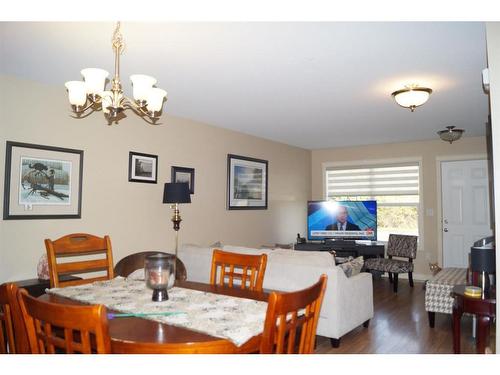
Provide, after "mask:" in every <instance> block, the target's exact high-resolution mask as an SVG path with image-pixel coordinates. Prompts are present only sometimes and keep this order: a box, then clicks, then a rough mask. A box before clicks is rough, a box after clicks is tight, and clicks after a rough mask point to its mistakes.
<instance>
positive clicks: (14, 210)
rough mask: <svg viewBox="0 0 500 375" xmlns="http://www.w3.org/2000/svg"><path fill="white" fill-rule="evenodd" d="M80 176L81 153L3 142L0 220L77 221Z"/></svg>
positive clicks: (81, 169) (80, 193)
mask: <svg viewBox="0 0 500 375" xmlns="http://www.w3.org/2000/svg"><path fill="white" fill-rule="evenodd" d="M82 176H83V151H82V150H74V149H69V148H62V147H53V146H43V145H35V144H29V143H20V142H10V141H7V144H6V155H5V183H4V210H3V218H4V220H16V219H78V218H81V206H82Z"/></svg>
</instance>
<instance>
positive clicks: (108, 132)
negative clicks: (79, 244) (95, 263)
mask: <svg viewBox="0 0 500 375" xmlns="http://www.w3.org/2000/svg"><path fill="white" fill-rule="evenodd" d="M0 87H1V89H0V111H1V112H0V126H1V134H0V166H1V167H0V168H1V169H0V180H1V181H2V182H1V183H0V186H1V187H0V196H2V197H3V179H4V172H5V171H4V165H5V141H6V140H10V141H18V142H27V143H36V144H44V145H53V146H59V147H68V148H75V149H82V150H84V152H85V154H84V177H83V208H82V219H72V220H9V221H5V220H2V221H0V223H1V224H0V236H1V238H0V282H1V281H5V280H9V279H11V280H12V279H22V278H32V277H35V276H36V264H37V261H38V259H39V258H40V256H41V255H42V254H43V253H44V252H45V248H44V245H43V239H44V238H57V237H59V236H62V235H64V234H67V233H71V232H80V231H81V232H89V233H94V234H98V235H104V234H109V235H110V236H111V239H112V243H113V252H114V256H115V262H116V261H117V260H119V259H120V258H122V257H123V256H125V255H127V254H129V253H132V252H136V251H143V250H167V251H171V250H172V248H173V244H174V231H173V229H172V223H171V221H170V218H171V215H172V212H171V210H170V208H169V207H168V206H167V205H164V204H162V203H161V200H162V192H163V183H164V182H169V181H170V167H171V166H172V165H177V166H185V167H193V168H195V169H196V177H195V194H194V195H193V196H192V204H189V205H182V208H181V215H182V218H183V222H182V224H181V231H180V242H181V243H182V242H189V243H198V244H206V245H208V244H210V243H213V242H215V241H222V242H223V243H228V244H238V245H248V246H260V245H262V244H266V243H274V242H292V241H294V239H295V236H296V233H297V232H301V233H303V232H304V230H305V225H306V224H305V221H306V201H307V200H308V199H309V198H310V181H311V176H310V165H311V160H310V151H307V150H303V149H300V148H296V147H291V146H287V145H284V144H280V143H276V142H271V141H267V140H264V139H261V138H257V137H253V136H248V135H244V134H241V133H237V132H233V131H228V130H224V129H221V128H217V127H213V126H209V125H205V124H201V123H197V122H193V121H189V120H185V119H180V118H173V117H170V116H168V108H169V106H168V104H167V106H166V115H165V116H164V117H163V118H162V122H163V125H162V126H156V127H155V126H150V125H147V124H146V123H144V122H143V121H142V120H140V119H138V118H137V117H136V116H135V115H133V114H129V116H128V118H127V119H125V120H124V121H121V123H120V124H119V125H115V126H107V125H106V122H105V120H104V117H103V115H102V113H100V112H99V113H94V114H93V115H91V116H90V117H88V118H86V119H82V120H75V119H72V118H70V117H69V104H68V102H67V97H66V92H65V90H64V86H63V84H61V87H53V86H45V85H41V84H38V83H34V82H28V81H21V80H18V79H14V78H12V77H5V76H4V77H1V76H0ZM220 110H221V111H223V110H224V105H223V103H221V108H220ZM129 151H137V152H144V153H150V154H155V155H158V157H159V169H158V184H141V183H130V182H128V172H127V167H128V153H129ZM228 153H233V154H238V155H245V156H251V157H256V158H260V159H266V160H268V161H269V209H268V210H250V211H228V210H226V208H225V207H226V158H227V154H228ZM2 210H3V207H2Z"/></svg>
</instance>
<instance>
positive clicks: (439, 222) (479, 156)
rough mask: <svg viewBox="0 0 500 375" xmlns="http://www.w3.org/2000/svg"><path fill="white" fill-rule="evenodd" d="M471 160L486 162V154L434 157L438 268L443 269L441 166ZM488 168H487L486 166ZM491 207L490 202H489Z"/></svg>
mask: <svg viewBox="0 0 500 375" xmlns="http://www.w3.org/2000/svg"><path fill="white" fill-rule="evenodd" d="M472 160H486V161H488V154H486V153H482V154H468V155H443V156H436V173H437V178H436V182H437V183H436V186H437V216H436V217H437V220H436V222H437V262H438V265H439V266H440V267H443V261H444V259H443V202H442V199H441V197H442V194H443V186H442V183H441V177H442V176H441V164H442V163H443V162H450V161H472ZM488 168H489V166H488ZM490 205H491V202H490Z"/></svg>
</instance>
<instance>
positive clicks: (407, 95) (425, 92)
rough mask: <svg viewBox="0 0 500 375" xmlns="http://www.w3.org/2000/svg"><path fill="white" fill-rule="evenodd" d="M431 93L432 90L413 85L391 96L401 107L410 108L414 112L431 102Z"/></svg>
mask: <svg viewBox="0 0 500 375" xmlns="http://www.w3.org/2000/svg"><path fill="white" fill-rule="evenodd" d="M431 93H432V90H431V89H429V88H427V87H420V86H418V85H416V84H412V85H406V86H405V88H404V89H401V90H397V91H394V92H393V93H392V94H391V95H392V96H393V97H394V100H395V101H396V103H398V104H399V105H400V106H401V107H405V108H410V110H411V111H412V112H414V111H415V108H417V107H419V106H421V105H422V104H424V103H425V102H426V101H427V100H429V96H430V95H431Z"/></svg>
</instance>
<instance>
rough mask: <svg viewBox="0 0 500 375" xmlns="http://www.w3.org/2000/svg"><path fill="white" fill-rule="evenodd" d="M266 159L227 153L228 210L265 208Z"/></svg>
mask: <svg viewBox="0 0 500 375" xmlns="http://www.w3.org/2000/svg"><path fill="white" fill-rule="evenodd" d="M267 166H268V162H267V160H261V159H254V158H249V157H245V156H238V155H231V154H229V155H227V208H228V210H266V209H267V175H268V171H267Z"/></svg>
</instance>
